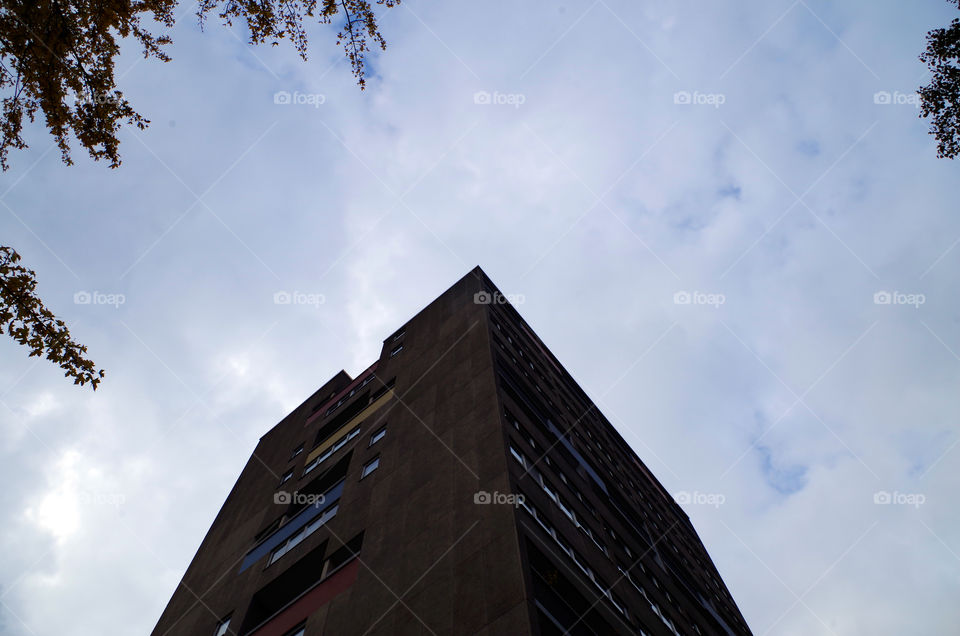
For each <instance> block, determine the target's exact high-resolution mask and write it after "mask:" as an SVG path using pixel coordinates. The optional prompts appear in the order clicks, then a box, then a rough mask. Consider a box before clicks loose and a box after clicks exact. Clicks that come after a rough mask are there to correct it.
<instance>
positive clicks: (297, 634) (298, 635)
mask: <svg viewBox="0 0 960 636" xmlns="http://www.w3.org/2000/svg"><path fill="white" fill-rule="evenodd" d="M306 633H307V624H306V623H305V622H304V623H300V624H299V625H297V626H296V627H294V628H293V629H291V630H290V631H289V632H287V633H286V634H284V635H283V636H303V635H304V634H306Z"/></svg>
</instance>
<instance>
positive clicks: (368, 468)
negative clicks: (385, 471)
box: [360, 455, 380, 479]
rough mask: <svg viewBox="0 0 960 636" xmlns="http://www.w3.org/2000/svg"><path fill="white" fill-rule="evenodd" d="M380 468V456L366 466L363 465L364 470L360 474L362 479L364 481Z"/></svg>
mask: <svg viewBox="0 0 960 636" xmlns="http://www.w3.org/2000/svg"><path fill="white" fill-rule="evenodd" d="M379 466H380V456H379V455H377V456H376V457H374V458H373V459H371V460H370V461H368V462H367V463H366V464H364V465H363V470H362V471H361V472H360V479H363V478H364V477H366V476H367V475H369V474H370V473H372V472H373V471H375V470H376V469H377V468H379Z"/></svg>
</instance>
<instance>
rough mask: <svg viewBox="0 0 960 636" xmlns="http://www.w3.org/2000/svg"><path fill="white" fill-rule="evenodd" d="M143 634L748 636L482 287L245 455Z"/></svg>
mask: <svg viewBox="0 0 960 636" xmlns="http://www.w3.org/2000/svg"><path fill="white" fill-rule="evenodd" d="M153 633H154V634H155V635H156V636H163V635H172V634H178V635H179V634H186V635H189V636H224V635H226V634H237V635H240V636H317V635H320V634H326V635H328V636H354V635H356V636H361V635H390V636H392V635H395V634H431V635H447V634H451V635H461V634H462V635H472V634H477V635H485V636H499V635H508V636H519V635H526V634H539V635H545V636H547V635H549V636H552V635H555V634H574V635H579V634H598V635H600V636H607V635H614V634H649V635H660V636H667V635H674V636H678V635H683V636H687V635H697V634H702V635H707V634H723V635H730V636H732V635H738V636H739V635H746V634H750V629H749V627H748V626H747V624H746V622H745V621H744V619H743V617H742V616H741V614H740V612H739V611H738V609H737V606H736V604H735V603H734V601H733V599H732V598H731V596H730V594H729V592H728V591H727V589H726V587H725V586H724V584H723V581H722V580H721V579H720V575H719V574H718V572H717V570H716V568H715V567H714V565H713V563H712V562H711V560H710V557H709V556H708V555H707V551H706V549H705V548H704V547H703V544H701V542H700V540H699V539H698V537H697V533H696V532H695V531H694V529H693V526H692V525H691V524H690V521H689V520H688V518H687V516H686V515H685V514H684V512H683V510H681V509H680V507H679V506H678V505H677V504H676V503H675V502H674V500H673V499H672V498H671V496H670V494H669V493H667V491H666V490H665V489H664V487H663V486H662V485H661V484H660V482H658V481H657V479H656V478H655V477H654V476H653V474H651V472H650V471H649V470H648V469H647V467H646V466H645V465H644V464H643V462H641V461H640V459H639V457H637V455H636V454H635V453H634V452H633V450H631V448H630V447H629V446H628V445H627V443H626V442H625V441H624V440H623V438H622V437H621V436H620V435H619V434H618V433H617V432H616V430H615V429H614V428H613V426H611V424H610V423H609V422H608V421H607V420H606V418H604V416H603V415H602V414H601V413H600V412H599V411H598V410H597V408H596V407H595V406H594V405H593V403H592V402H591V401H590V399H589V398H588V397H587V395H586V394H585V393H584V392H583V391H582V390H581V389H580V388H579V387H578V386H577V384H576V382H574V380H573V379H572V377H571V376H570V375H569V374H568V373H567V372H566V370H564V368H563V366H561V364H560V363H559V362H558V361H557V359H556V358H555V357H554V356H553V354H551V353H550V351H549V350H548V349H547V348H546V346H545V345H544V344H543V343H542V342H541V341H540V339H539V338H538V337H537V336H536V334H534V333H533V331H532V330H531V329H530V327H529V326H528V325H527V324H526V322H524V320H523V319H522V318H521V317H520V315H519V314H518V313H517V311H516V310H515V309H514V307H513V306H511V305H510V304H509V303H506V302H504V298H503V296H502V295H501V294H500V292H499V290H497V288H496V287H495V286H494V285H493V283H492V282H491V281H490V280H489V279H488V278H487V276H486V275H485V274H484V272H483V271H482V270H481V269H480V268H476V269H474V270H473V271H471V272H470V273H468V274H467V275H466V276H464V277H463V278H462V279H461V280H460V281H458V282H457V283H456V284H454V285H453V287H451V288H450V289H449V290H447V291H446V292H444V293H443V294H442V295H441V296H440V297H439V298H437V299H436V300H435V301H433V302H432V303H430V304H429V305H428V306H427V307H426V308H425V309H423V310H422V311H421V312H420V313H418V314H417V315H416V316H414V317H413V318H412V319H411V320H410V321H409V322H407V323H406V324H405V325H403V326H402V327H400V328H399V329H398V330H397V331H396V332H395V333H393V334H391V335H390V336H389V337H388V338H387V339H386V340H384V342H383V348H382V350H381V354H380V358H379V359H378V360H376V361H375V362H374V363H373V364H371V365H370V367H369V368H367V369H366V370H365V371H363V372H362V373H360V374H359V375H358V376H357V377H356V378H351V377H350V376H348V375H347V374H346V373H344V372H343V371H341V372H339V373H338V374H336V375H335V376H334V377H333V378H331V379H330V380H329V381H328V382H327V383H326V384H324V385H323V386H322V387H321V388H320V389H319V390H318V391H316V393H314V394H313V395H311V396H310V397H309V398H308V399H307V400H306V401H305V402H304V403H303V404H301V405H300V406H299V407H297V408H296V409H295V410H294V411H293V412H292V413H290V414H289V415H288V416H286V417H285V418H284V419H283V420H282V421H281V422H280V423H279V424H277V425H276V426H275V427H273V428H272V429H271V430H270V431H269V432H267V434H266V435H264V436H263V437H262V438H261V440H260V442H259V444H258V445H257V447H256V450H255V451H254V453H253V455H252V456H251V457H250V459H249V461H248V462H247V465H246V466H245V467H244V469H243V472H242V473H241V474H240V477H239V479H238V480H237V483H236V485H235V486H234V487H233V490H232V491H231V492H230V494H229V496H228V497H227V500H226V502H225V503H224V504H223V507H222V509H221V510H220V512H219V514H218V515H217V517H216V519H215V520H214V522H213V526H212V527H211V528H210V530H209V531H208V532H207V536H206V537H205V538H204V540H203V542H202V543H201V545H200V548H199V550H198V551H197V554H196V556H195V557H194V559H193V561H192V563H191V564H190V566H189V568H188V569H187V572H186V574H185V575H184V577H183V580H182V582H181V583H180V585H179V586H178V587H177V589H176V590H175V592H174V594H173V597H172V598H171V599H170V602H169V604H168V605H167V607H166V609H165V611H164V612H163V614H162V616H161V617H160V620H159V622H158V623H157V626H156V628H155V629H154V632H153Z"/></svg>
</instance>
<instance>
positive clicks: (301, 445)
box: [290, 444, 303, 459]
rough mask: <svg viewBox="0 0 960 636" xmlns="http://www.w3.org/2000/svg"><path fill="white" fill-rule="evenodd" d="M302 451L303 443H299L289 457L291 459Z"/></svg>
mask: <svg viewBox="0 0 960 636" xmlns="http://www.w3.org/2000/svg"><path fill="white" fill-rule="evenodd" d="M302 452H303V444H300V445H299V446H297V447H296V448H294V449H293V452H292V453H290V459H293V458H294V457H296V456H297V455H299V454H300V453H302Z"/></svg>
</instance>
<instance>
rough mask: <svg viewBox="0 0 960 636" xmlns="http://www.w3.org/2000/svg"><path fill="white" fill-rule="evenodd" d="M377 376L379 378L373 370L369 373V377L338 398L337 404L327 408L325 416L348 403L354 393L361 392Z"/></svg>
mask: <svg viewBox="0 0 960 636" xmlns="http://www.w3.org/2000/svg"><path fill="white" fill-rule="evenodd" d="M376 378H377V374H376V373H372V372H371V373H370V375H368V376H367V377H365V378H364V379H363V382H361V383H360V384H358V385H357V386H355V387H353V388H352V389H350V392H349V393H347V394H346V395H344V396H343V397H342V398H340V399H339V400H337V402H336V404H333V405H332V406H331V407H330V408H328V409H327V412H326V413H324V414H323V416H324V417H327V416H328V415H330V414H331V413H333V412H334V411H336V410H337V409H338V408H340V407H341V406H343V405H344V404H346V403H347V401H348V400H349V399H350V398H352V397H353V396H354V395H356V394H357V393H359V392H360V390H361V389H362V388H363V387H365V386H367V385H368V384H370V383H371V382H373V381H374V380H375V379H376Z"/></svg>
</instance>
